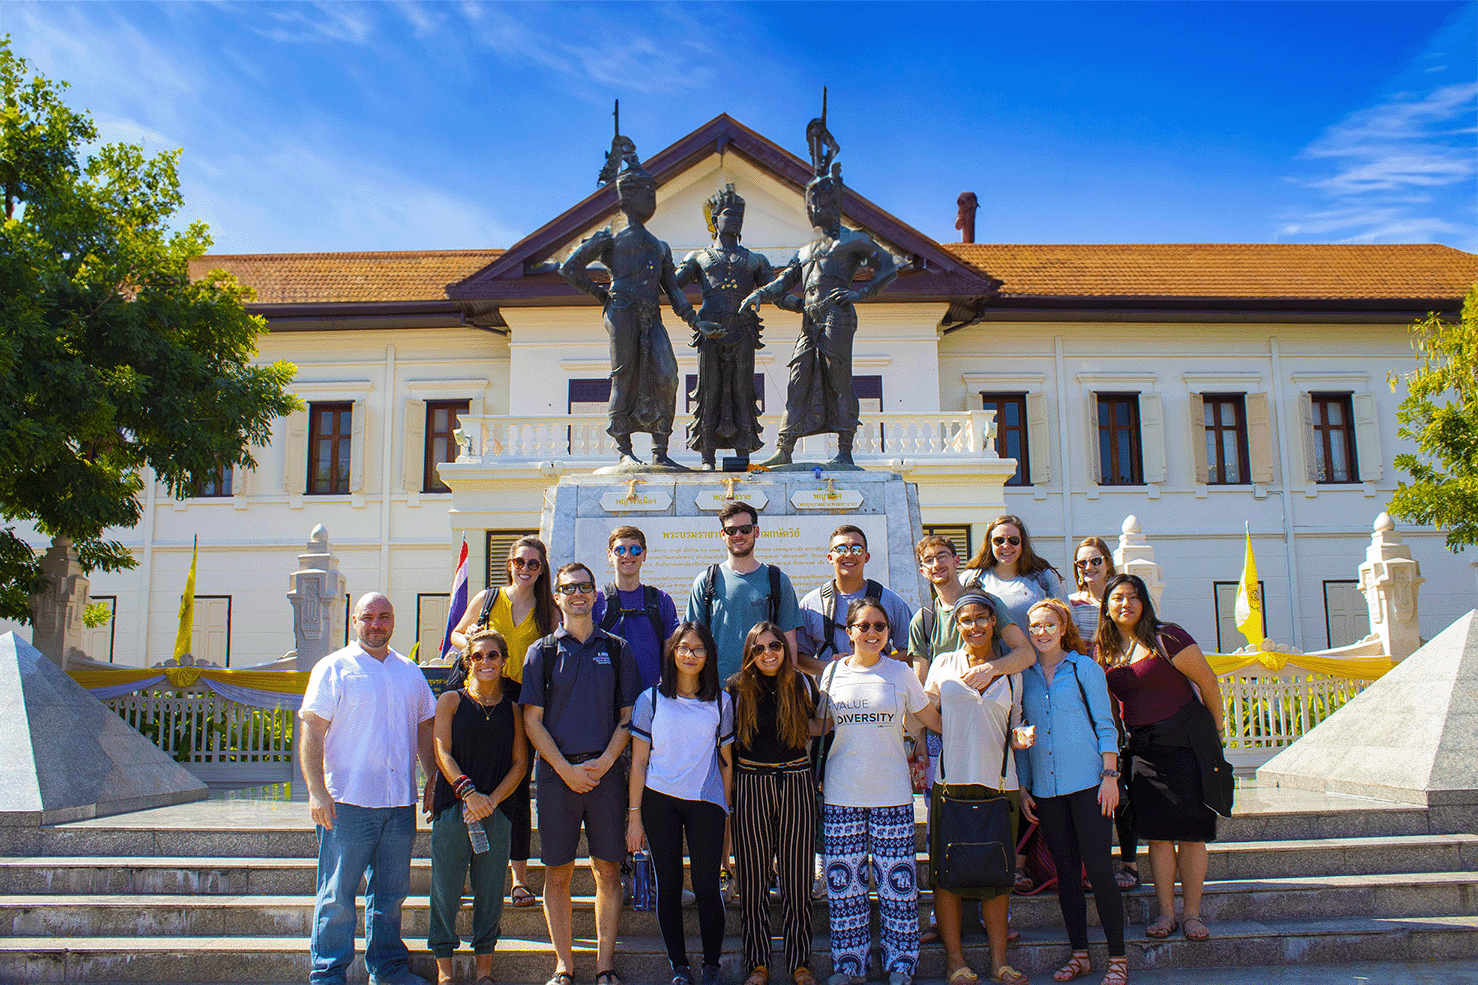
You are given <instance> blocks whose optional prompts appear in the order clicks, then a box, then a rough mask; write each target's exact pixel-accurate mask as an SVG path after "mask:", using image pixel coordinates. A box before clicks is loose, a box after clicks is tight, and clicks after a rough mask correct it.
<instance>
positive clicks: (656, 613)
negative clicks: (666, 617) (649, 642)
mask: <svg viewBox="0 0 1478 985" xmlns="http://www.w3.org/2000/svg"><path fill="white" fill-rule="evenodd" d="M641 590H642V601H643V602H644V603H645V605H646V609H647V621H648V622H650V623H651V624H652V638H653V639H655V640H656V641H657V648H658V649H659V650H660V649H661V648H662V644H663V643H665V642H667V641H666V640H665V639H663V636H664V635H665V634H664V633H663V632H662V630H663V629H664V628H665V627H663V625H662V593H660V592H658V591H657V587H656V586H655V585H643V586H642V587H641Z"/></svg>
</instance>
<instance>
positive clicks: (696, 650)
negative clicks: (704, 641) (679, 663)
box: [672, 643, 708, 657]
mask: <svg viewBox="0 0 1478 985" xmlns="http://www.w3.org/2000/svg"><path fill="white" fill-rule="evenodd" d="M672 652H673V653H676V654H677V655H678V656H680V657H706V656H708V647H706V646H688V644H686V643H679V644H678V645H677V646H675V647H673V648H672Z"/></svg>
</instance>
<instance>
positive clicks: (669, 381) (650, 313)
mask: <svg viewBox="0 0 1478 985" xmlns="http://www.w3.org/2000/svg"><path fill="white" fill-rule="evenodd" d="M617 139H618V140H624V139H625V138H621V137H619V136H618V138H617ZM626 142H627V143H628V144H629V143H630V141H629V140H628V141H626ZM622 161H624V163H625V165H626V168H625V170H623V171H621V173H620V174H619V175H617V176H616V177H615V182H616V199H617V202H618V207H619V209H620V210H621V213H622V215H624V216H625V220H626V221H625V224H624V225H622V226H621V227H620V228H619V229H617V228H616V224H612V225H611V226H608V227H606V228H605V229H602V230H601V231H600V232H598V233H596V234H595V235H594V236H591V237H590V238H589V239H587V240H584V241H582V242H581V243H580V245H579V246H577V247H575V249H574V250H573V251H572V252H571V253H570V256H569V258H568V259H566V260H565V262H564V263H563V264H561V265H560V268H559V272H560V274H561V276H563V277H564V279H565V280H566V281H568V282H569V283H570V285H571V286H572V287H574V288H575V289H577V290H580V291H584V292H585V293H586V294H589V295H590V296H591V297H593V298H595V299H596V300H597V301H599V302H600V303H601V305H602V307H603V308H604V309H605V310H604V322H605V329H606V333H607V334H608V335H609V336H610V340H611V402H610V407H609V411H608V413H609V417H610V424H609V426H608V427H607V429H606V431H607V433H608V434H610V435H611V437H613V438H615V439H616V449H617V451H619V452H620V455H621V462H620V465H619V466H618V468H636V467H641V466H642V465H643V463H642V462H640V461H639V460H638V459H637V457H636V454H635V452H633V451H632V447H631V436H632V435H633V434H636V433H638V432H642V433H646V434H650V435H651V436H652V465H653V466H657V467H660V468H668V469H682V466H681V465H679V464H678V463H677V462H675V461H673V460H672V459H671V458H670V457H669V456H668V454H667V449H668V441H669V439H670V438H671V435H672V422H673V417H674V416H675V414H676V411H677V359H676V358H675V357H674V356H673V354H672V342H671V340H670V339H669V338H668V336H667V329H666V328H664V327H663V325H662V316H661V311H662V309H661V301H662V295H663V294H666V295H667V301H668V303H669V304H670V305H671V306H672V310H673V312H674V313H675V314H676V315H677V316H678V317H679V318H681V319H682V320H683V321H685V322H687V323H688V325H689V326H690V327H691V328H692V329H693V331H694V332H695V333H697V334H699V335H707V334H711V333H714V332H717V331H718V330H719V328H718V326H717V325H712V324H709V323H707V322H704V321H702V320H701V319H699V317H698V313H697V312H696V311H694V310H693V306H692V305H691V304H690V303H689V302H688V299H687V297H685V296H684V295H683V289H682V287H681V286H680V285H679V284H678V282H677V270H676V267H675V266H674V264H673V262H672V250H671V249H669V248H668V246H667V244H666V243H664V242H662V241H661V240H660V239H658V238H657V237H656V236H653V235H652V234H651V233H650V232H648V231H647V228H646V225H645V223H646V222H648V221H649V220H650V219H651V218H652V216H653V215H655V214H656V212H657V183H656V181H655V180H654V179H653V178H652V176H651V175H650V174H648V173H647V171H646V169H644V168H643V167H642V166H641V163H640V162H639V161H637V159H636V149H635V146H634V145H632V146H631V147H630V149H629V152H628V153H625V154H624V155H623V158H622ZM618 163H620V162H618ZM597 260H598V261H600V262H601V263H602V264H603V265H604V266H605V268H606V269H607V270H608V271H610V275H611V281H610V287H609V288H606V287H602V286H601V285H599V284H597V283H595V282H594V281H593V280H591V278H590V273H589V271H588V270H587V269H586V268H587V267H589V266H590V264H591V263H594V262H595V261H597Z"/></svg>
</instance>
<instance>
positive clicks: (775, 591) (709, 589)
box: [658, 564, 780, 636]
mask: <svg viewBox="0 0 1478 985" xmlns="http://www.w3.org/2000/svg"><path fill="white" fill-rule="evenodd" d="M765 567H766V568H768V569H769V570H770V621H771V622H773V623H776V624H779V622H780V569H779V568H777V567H775V566H774V565H773V564H767V565H765ZM718 568H719V566H718V565H716V564H710V565H709V566H708V571H707V573H706V574H705V575H704V576H703V625H705V626H710V627H711V626H712V625H713V595H714V592H716V591H717V590H718ZM658 635H659V636H660V635H661V634H660V633H659V634H658Z"/></svg>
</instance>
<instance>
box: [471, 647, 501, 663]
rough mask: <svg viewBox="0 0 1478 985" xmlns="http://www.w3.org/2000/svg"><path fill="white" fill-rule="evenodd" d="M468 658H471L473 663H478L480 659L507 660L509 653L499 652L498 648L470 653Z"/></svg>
mask: <svg viewBox="0 0 1478 985" xmlns="http://www.w3.org/2000/svg"><path fill="white" fill-rule="evenodd" d="M467 659H468V660H471V661H472V662H473V663H477V662H478V661H479V660H507V659H508V655H507V654H506V653H499V652H498V651H497V650H494V651H492V652H491V653H472V654H468V656H467Z"/></svg>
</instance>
